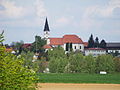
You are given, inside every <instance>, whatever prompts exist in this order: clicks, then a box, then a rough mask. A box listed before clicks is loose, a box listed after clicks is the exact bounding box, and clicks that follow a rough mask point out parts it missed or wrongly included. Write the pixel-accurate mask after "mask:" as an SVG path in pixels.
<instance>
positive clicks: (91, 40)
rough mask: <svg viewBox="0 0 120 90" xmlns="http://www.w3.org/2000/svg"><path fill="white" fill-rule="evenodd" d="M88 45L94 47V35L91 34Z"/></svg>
mask: <svg viewBox="0 0 120 90" xmlns="http://www.w3.org/2000/svg"><path fill="white" fill-rule="evenodd" d="M88 47H89V48H92V47H94V39H93V35H92V34H91V36H90V38H89V40H88Z"/></svg>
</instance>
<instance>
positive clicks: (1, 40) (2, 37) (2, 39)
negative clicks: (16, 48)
mask: <svg viewBox="0 0 120 90" xmlns="http://www.w3.org/2000/svg"><path fill="white" fill-rule="evenodd" d="M3 33H4V31H2V33H1V34H0V44H1V43H2V42H3V41H4V36H3Z"/></svg>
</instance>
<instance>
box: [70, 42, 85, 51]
mask: <svg viewBox="0 0 120 90" xmlns="http://www.w3.org/2000/svg"><path fill="white" fill-rule="evenodd" d="M75 47H76V48H75ZM80 47H81V48H80ZM72 49H73V51H76V50H80V51H82V52H83V51H84V45H83V44H72Z"/></svg>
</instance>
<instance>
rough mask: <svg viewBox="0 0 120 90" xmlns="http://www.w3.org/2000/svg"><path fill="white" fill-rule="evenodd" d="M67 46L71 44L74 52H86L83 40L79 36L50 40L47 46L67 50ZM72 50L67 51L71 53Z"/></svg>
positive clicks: (66, 36)
mask: <svg viewBox="0 0 120 90" xmlns="http://www.w3.org/2000/svg"><path fill="white" fill-rule="evenodd" d="M67 44H69V46H70V44H71V48H72V50H73V51H76V50H80V51H82V52H83V51H84V44H83V41H82V40H81V38H79V37H78V36H77V35H64V36H63V37H62V38H48V39H47V45H51V46H52V47H58V46H61V47H63V48H64V50H66V48H67ZM69 50H70V49H68V50H66V51H69Z"/></svg>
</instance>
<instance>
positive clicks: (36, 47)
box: [31, 36, 46, 51]
mask: <svg viewBox="0 0 120 90" xmlns="http://www.w3.org/2000/svg"><path fill="white" fill-rule="evenodd" d="M45 44H46V40H44V39H42V38H41V37H40V36H35V41H34V42H33V43H32V47H31V51H43V48H42V47H43V46H44V45H45Z"/></svg>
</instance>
